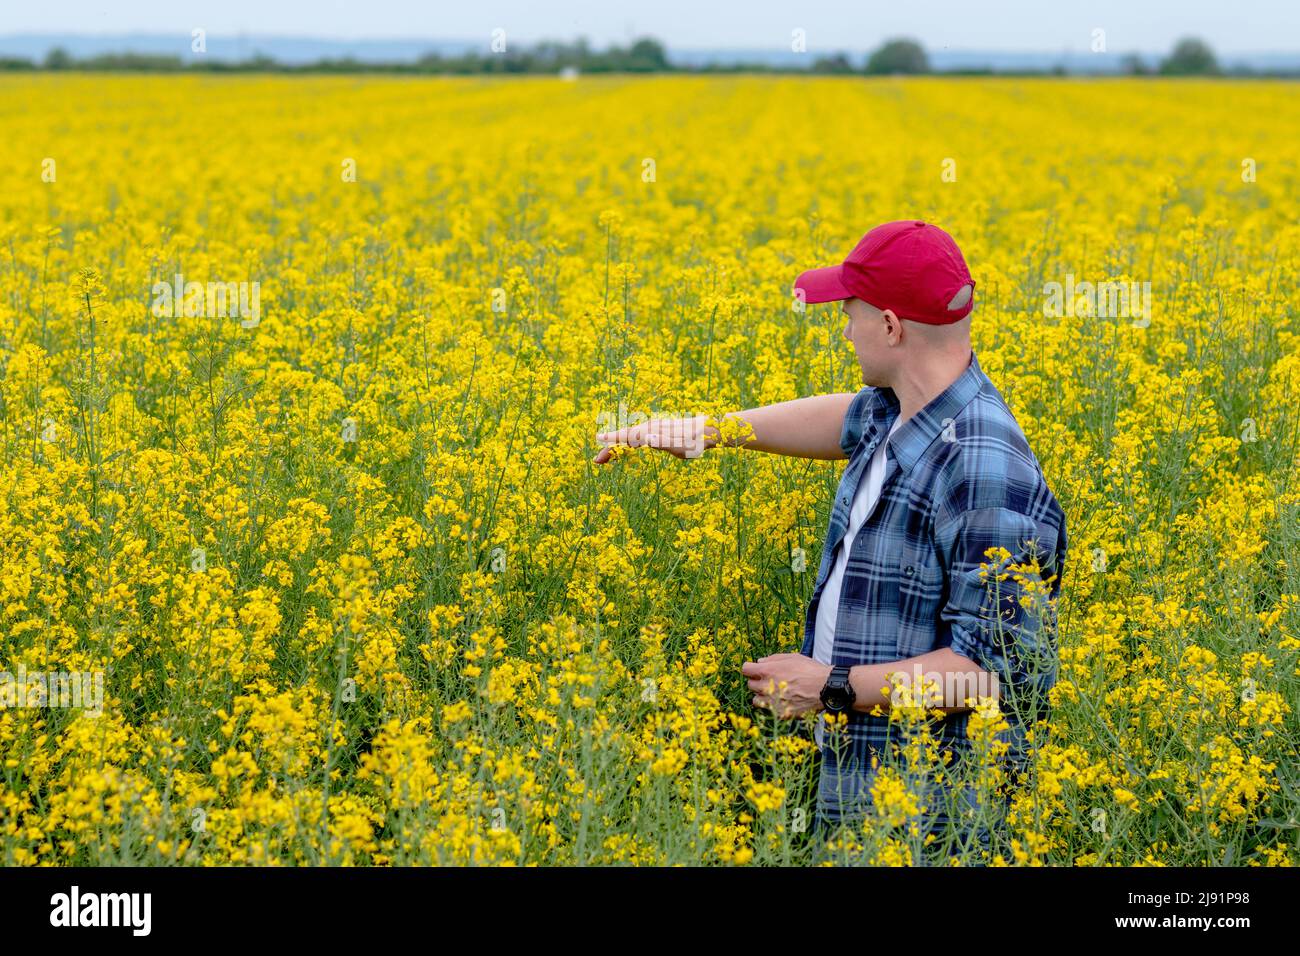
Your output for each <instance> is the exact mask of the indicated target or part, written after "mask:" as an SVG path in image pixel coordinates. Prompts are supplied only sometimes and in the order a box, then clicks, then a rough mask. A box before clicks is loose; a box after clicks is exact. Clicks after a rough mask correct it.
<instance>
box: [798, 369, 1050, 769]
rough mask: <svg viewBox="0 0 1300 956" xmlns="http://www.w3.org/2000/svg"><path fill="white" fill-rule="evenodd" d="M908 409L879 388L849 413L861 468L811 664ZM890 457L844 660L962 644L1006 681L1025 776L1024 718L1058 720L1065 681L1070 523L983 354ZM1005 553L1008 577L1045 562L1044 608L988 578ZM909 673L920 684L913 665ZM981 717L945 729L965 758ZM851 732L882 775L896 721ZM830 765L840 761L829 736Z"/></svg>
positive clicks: (858, 550) (846, 626)
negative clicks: (861, 514)
mask: <svg viewBox="0 0 1300 956" xmlns="http://www.w3.org/2000/svg"><path fill="white" fill-rule="evenodd" d="M898 414H899V405H898V398H897V396H896V395H895V394H894V392H893V390H892V389H889V388H872V387H867V388H863V389H862V390H861V391H860V392H858V393H857V395H855V396H854V398H853V400H852V402H851V403H850V404H849V407H848V411H847V413H846V414H845V416H844V426H843V430H842V432H841V436H840V444H841V446H842V447H843V449H844V453H845V454H846V455H848V457H849V461H848V464H847V465H846V466H845V468H844V473H843V475H842V476H841V478H840V484H839V489H838V491H837V492H836V495H835V503H834V506H833V508H832V510H831V515H830V525H829V530H828V532H827V535H826V543H825V546H824V548H823V551H822V559H821V567H820V569H819V571H818V572H817V583H816V586H815V587H814V590H813V595H812V599H811V601H810V602H809V605H808V611H807V615H806V619H805V624H804V643H803V648H802V650H801V651H800V653H802V654H805V655H807V656H812V651H813V632H814V627H815V624H816V621H817V604H818V601H819V600H820V598H821V593H822V588H823V586H824V584H825V581H826V576H827V574H828V573H829V571H830V569H831V568H832V567H833V566H834V563H835V558H836V549H837V548H838V547H839V546H840V544H841V540H842V539H843V537H844V534H845V531H846V529H847V525H848V520H849V509H850V506H851V505H852V502H853V497H854V493H855V492H856V491H857V488H858V483H859V482H860V481H861V480H863V477H864V476H865V474H866V472H867V466H868V464H869V462H870V461H871V456H872V454H873V453H874V452H875V450H876V446H877V444H878V443H879V442H880V440H881V439H882V437H884V436H886V435H887V434H888V432H889V430H890V427H891V426H892V425H893V423H894V421H895V420H896V419H897V417H898ZM885 458H886V466H885V478H884V485H883V488H882V490H881V494H880V499H879V501H878V502H877V503H876V506H875V508H874V509H873V510H872V512H871V513H870V514H869V515H868V516H867V517H866V519H865V520H864V521H863V524H862V527H861V529H860V530H859V531H858V533H857V536H856V537H855V538H854V539H853V544H852V548H851V551H850V554H849V559H848V563H847V566H846V568H845V571H844V580H843V583H842V587H841V591H840V602H839V609H838V614H837V617H836V622H835V635H834V646H833V651H832V663H833V664H836V665H846V666H850V667H851V666H854V665H857V664H881V663H887V662H894V661H901V660H906V659H907V658H910V657H914V656H916V655H919V654H924V653H926V652H927V651H932V650H936V649H938V648H942V647H951V648H952V649H953V650H954V651H955V652H957V653H958V654H962V655H964V656H965V657H968V658H970V659H971V660H972V661H974V662H975V663H976V664H978V665H979V666H980V667H982V668H984V669H985V670H987V671H990V672H992V673H993V674H996V675H997V677H998V685H999V691H1000V693H1001V695H1002V698H1003V701H1004V703H1003V704H1002V710H1003V712H1004V713H1007V712H1008V711H1011V714H1010V715H1009V716H1008V721H1009V723H1011V725H1012V730H1011V731H1010V732H1009V733H1008V734H1005V735H1004V739H1006V740H1007V741H1008V742H1009V743H1010V744H1011V747H1012V749H1011V753H1010V755H1009V759H1010V760H1012V761H1014V762H1015V767H1016V768H1019V767H1020V766H1021V763H1020V761H1021V760H1022V758H1023V750H1024V739H1023V733H1024V729H1025V726H1027V725H1028V723H1029V722H1030V721H1029V720H1025V721H1023V722H1021V721H1017V720H1015V719H1014V717H1013V716H1012V715H1014V714H1015V713H1017V712H1018V713H1020V714H1022V715H1028V716H1029V717H1030V718H1031V719H1038V718H1040V717H1046V716H1047V709H1046V707H1047V703H1046V700H1047V691H1048V690H1050V689H1051V687H1052V686H1053V685H1054V684H1055V682H1056V675H1057V648H1056V628H1055V620H1054V615H1055V603H1056V598H1057V596H1058V595H1059V592H1060V585H1061V569H1062V568H1063V567H1064V563H1065V556H1066V534H1065V515H1064V513H1063V512H1062V510H1061V507H1060V505H1059V504H1058V503H1057V501H1056V498H1055V497H1054V496H1053V494H1052V492H1051V490H1050V489H1049V488H1048V486H1047V482H1046V480H1045V479H1044V478H1043V473H1042V470H1041V468H1040V466H1039V464H1038V460H1037V459H1036V458H1035V457H1034V454H1033V452H1032V451H1031V450H1030V448H1029V445H1028V443H1027V442H1026V441H1025V436H1024V433H1023V432H1022V431H1021V430H1020V426H1019V425H1018V424H1017V422H1016V420H1015V418H1014V416H1013V415H1012V414H1011V411H1010V409H1008V408H1007V405H1006V403H1005V402H1004V401H1003V399H1002V396H1001V394H999V392H998V390H997V389H996V388H995V387H994V385H993V383H992V382H991V381H989V379H988V376H986V375H985V374H984V372H983V371H982V370H981V369H980V365H979V361H978V359H977V358H976V357H975V355H974V354H973V353H972V355H971V359H970V363H969V365H968V366H967V368H966V370H965V371H964V372H963V373H962V375H961V376H960V377H959V378H958V379H957V380H956V381H955V382H953V383H952V385H950V386H949V387H948V388H947V389H945V390H944V391H943V392H942V393H941V394H940V395H938V396H937V397H936V398H934V399H933V400H932V401H931V402H930V403H929V404H928V405H926V406H925V408H923V409H921V411H919V412H917V413H916V414H915V415H913V416H912V417H911V418H910V419H908V420H907V421H906V422H904V423H903V424H902V425H901V426H900V427H899V429H898V431H897V432H896V433H894V435H893V437H892V438H890V439H889V440H888V442H887V445H886V449H885ZM999 547H1000V548H1005V549H1006V551H1007V552H1009V553H1010V555H1011V557H1010V559H1009V560H1004V561H1003V562H1001V563H1000V564H999V563H994V564H993V567H994V568H996V569H997V571H1001V572H1002V573H1007V571H1006V565H1007V564H1009V563H1023V562H1027V561H1028V560H1029V558H1030V556H1031V555H1033V554H1035V553H1036V554H1037V559H1038V565H1039V567H1040V568H1041V576H1040V577H1041V580H1042V581H1043V582H1044V584H1045V586H1046V590H1047V592H1048V596H1047V598H1046V600H1045V601H1040V602H1039V605H1037V606H1039V607H1042V608H1043V610H1042V612H1041V613H1040V612H1038V611H1033V610H1030V611H1027V610H1026V609H1025V608H1024V607H1023V606H1022V604H1021V602H1020V601H1019V600H1017V598H1018V597H1019V596H1020V592H1019V590H1018V587H1017V585H1016V582H1015V581H1014V579H1013V577H1012V576H1008V577H1007V578H1006V579H1005V580H1003V581H1001V582H1000V583H997V584H996V585H992V583H991V581H989V580H987V579H986V577H985V575H983V574H982V573H981V565H989V564H990V563H991V562H992V561H993V559H991V558H989V557H988V556H987V555H986V551H987V550H988V549H990V548H999ZM994 577H996V574H995V575H994ZM994 587H996V588H997V589H998V590H997V591H996V592H995V591H994V590H993V588H994ZM995 605H997V606H996V607H995ZM999 618H1000V621H999ZM901 669H902V670H904V671H905V672H906V673H907V675H908V676H909V677H911V676H912V672H911V668H910V667H906V666H905V667H903V668H901ZM1013 702H1015V704H1016V706H1015V707H1012V706H1009V705H1010V704H1012V703H1013ZM1017 708H1018V710H1017ZM969 717H970V711H961V712H958V713H955V714H948V715H946V716H945V717H943V718H936V719H935V721H934V727H935V731H936V736H937V737H938V738H939V740H940V745H941V747H942V748H943V749H944V750H945V751H950V752H952V755H953V757H954V758H959V757H960V755H961V753H962V752H963V751H964V750H965V748H966V724H967V721H968V719H969ZM895 727H896V725H895ZM846 737H847V739H846V740H845V741H843V742H841V744H840V745H839V746H840V747H841V748H844V747H847V748H848V756H850V757H852V758H854V763H855V764H857V765H859V766H862V765H863V764H858V761H859V760H863V759H865V766H868V767H869V766H870V764H871V759H870V758H871V756H872V753H873V752H874V751H880V752H884V751H885V749H886V747H887V745H888V743H889V741H890V722H889V717H888V714H887V713H885V714H881V715H878V716H873V715H871V714H866V713H862V712H858V711H853V712H851V713H850V714H849V723H848V726H847V728H846ZM893 739H894V741H895V742H896V741H897V740H898V737H897V729H895V736H894V738H893ZM841 756H842V757H843V756H844V754H843V753H842V754H841ZM823 757H824V758H825V759H832V758H831V753H830V746H829V735H828V743H827V745H826V746H825V747H824V748H823Z"/></svg>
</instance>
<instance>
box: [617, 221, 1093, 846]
mask: <svg viewBox="0 0 1300 956" xmlns="http://www.w3.org/2000/svg"><path fill="white" fill-rule="evenodd" d="M974 289H975V282H974V280H973V279H972V278H971V276H970V273H969V271H968V270H967V268H966V263H965V260H964V259H963V258H962V255H961V252H960V250H959V249H958V248H957V245H956V243H954V242H953V240H952V237H951V236H949V235H948V234H947V233H946V232H944V231H943V230H942V229H940V228H938V227H937V226H934V225H931V224H928V223H925V222H919V221H914V220H904V221H899V222H890V223H885V224H884V225H881V226H878V227H876V228H875V229H872V230H871V231H870V232H868V233H867V234H866V235H865V236H863V238H862V239H861V241H859V243H858V244H857V246H856V247H855V248H854V249H853V251H852V252H850V253H849V255H848V257H847V258H846V259H845V260H844V261H843V262H842V263H840V264H839V265H833V266H827V267H825V268H820V269H812V270H809V271H807V272H804V273H803V274H802V275H800V276H799V278H798V279H797V280H796V281H795V291H796V294H797V295H798V296H800V297H801V298H802V299H803V301H805V302H808V303H818V302H833V301H842V303H843V305H842V310H843V312H844V314H845V315H846V316H847V317H848V322H847V324H846V326H845V329H844V335H845V337H846V338H847V339H849V340H850V341H851V342H852V343H853V348H854V351H855V352H856V354H857V359H858V364H859V365H860V367H861V370H862V381H863V383H864V385H865V387H864V388H863V389H862V390H861V391H859V392H857V393H856V394H854V393H843V394H836V395H822V396H813V397H809V398H801V399H797V400H794V401H788V402H781V403H778V404H775V405H768V406H765V407H762V408H755V409H749V410H746V411H743V412H738V413H737V412H733V413H731V414H730V415H728V416H727V417H733V416H734V417H739V418H741V419H743V420H744V421H745V422H747V423H748V424H749V426H750V428H751V429H752V437H749V438H748V439H743V440H741V441H738V442H737V443H738V444H740V443H742V442H743V447H746V448H752V449H757V450H760V451H768V452H773V453H776V454H784V455H796V456H799V457H804V458H820V459H844V458H847V459H848V465H847V466H846V467H845V469H844V473H843V475H842V477H841V479H840V484H839V490H838V492H837V493H836V496H835V501H834V504H833V506H832V509H831V515H830V522H829V528H828V529H827V535H826V542H825V546H824V549H823V553H822V558H821V566H820V568H819V570H818V573H817V581H816V584H815V586H814V588H813V594H812V598H811V600H810V602H809V605H808V609H807V614H806V617H805V622H804V642H803V647H802V648H801V649H800V651H799V653H798V654H774V655H771V656H769V657H763V658H760V659H759V660H758V661H750V662H746V663H745V664H744V666H743V667H742V674H743V676H744V677H746V678H747V679H748V686H749V689H750V690H752V691H753V692H754V698H753V703H754V705H755V706H757V707H763V708H767V709H769V710H771V711H772V712H773V713H775V714H777V715H778V716H781V717H795V716H797V715H799V714H803V713H808V712H818V711H821V712H825V713H830V714H839V715H842V717H841V719H843V720H846V724H845V726H844V729H843V732H842V734H843V736H842V738H841V736H840V735H839V734H836V735H834V736H835V738H836V741H835V744H834V746H832V743H831V741H830V740H829V739H828V737H827V735H826V733H825V732H824V721H823V720H821V719H819V720H818V728H817V739H818V743H819V745H820V747H821V754H822V762H821V770H820V774H821V779H820V785H819V790H818V800H817V819H818V824H819V825H824V824H834V823H837V822H848V821H849V820H857V819H858V818H859V816H860V815H861V814H862V813H865V812H868V811H869V810H870V804H871V793H870V787H871V783H872V781H873V778H874V773H875V767H874V760H873V758H875V757H877V756H879V755H881V754H883V753H885V752H887V746H888V744H889V742H890V740H891V739H894V740H896V738H897V728H896V727H895V728H894V731H893V736H892V737H891V725H890V720H889V708H890V706H891V703H892V702H893V701H894V699H895V698H894V697H893V693H892V692H891V691H890V690H889V689H888V688H890V687H891V686H892V685H891V680H890V675H891V674H900V675H902V677H903V678H904V679H905V682H906V684H908V685H909V686H910V687H911V691H910V693H911V694H912V695H914V696H919V694H920V692H921V691H922V688H921V687H920V686H918V684H920V683H921V682H920V681H918V680H916V678H917V677H918V676H921V675H930V676H931V677H932V678H933V677H935V676H937V677H938V678H939V684H940V685H941V688H942V691H943V698H942V703H939V702H938V700H937V699H936V700H935V701H934V703H935V705H936V706H938V707H939V709H941V710H942V711H943V717H942V719H940V720H937V721H936V723H935V727H934V731H935V736H936V737H937V738H938V739H939V741H940V744H941V747H942V748H943V750H944V751H946V752H949V753H951V754H952V755H953V757H954V758H959V757H960V755H961V753H962V752H963V751H964V750H965V749H966V747H967V745H968V744H967V738H966V727H967V722H968V719H969V717H970V714H971V711H972V709H974V707H975V706H976V705H977V704H978V703H980V702H979V701H978V700H976V697H992V698H996V699H997V700H998V705H999V707H1000V709H1001V711H1002V712H1003V714H1004V715H1005V716H1006V719H1007V721H1008V723H1009V724H1010V725H1011V728H1012V729H1011V732H1010V733H1009V734H1008V735H1006V739H1007V742H1008V743H1009V744H1010V753H1009V754H1008V765H1007V769H1008V771H1009V772H1010V774H1011V776H1012V778H1013V779H1014V777H1015V774H1016V772H1017V771H1018V770H1019V769H1021V768H1022V767H1023V758H1024V756H1025V744H1026V741H1025V736H1024V734H1025V730H1026V729H1027V728H1029V727H1032V725H1033V722H1034V721H1036V720H1038V719H1041V718H1043V717H1045V716H1046V713H1047V709H1046V707H1047V704H1046V698H1047V691H1048V690H1050V688H1051V687H1052V686H1053V684H1054V683H1055V680H1056V639H1055V628H1054V626H1052V625H1053V622H1052V620H1051V609H1052V606H1053V605H1054V603H1055V599H1056V597H1057V596H1058V594H1059V591H1060V577H1061V570H1062V568H1063V567H1064V563H1065V556H1066V546H1067V542H1066V531H1065V516H1064V514H1063V512H1062V510H1061V507H1060V505H1059V504H1058V503H1057V501H1056V498H1055V497H1054V496H1053V494H1052V492H1051V490H1050V489H1049V488H1048V486H1047V483H1046V481H1045V480H1044V478H1043V474H1042V470H1041V468H1040V467H1039V464H1038V461H1037V459H1036V458H1035V456H1034V454H1033V452H1032V451H1031V450H1030V448H1029V445H1028V443H1027V442H1026V440H1025V437H1024V434H1023V432H1022V431H1021V429H1020V426H1019V425H1018V424H1017V422H1016V420H1015V418H1014V416H1013V415H1012V414H1011V411H1010V410H1009V409H1008V408H1007V406H1006V404H1005V402H1003V400H1002V397H1001V395H1000V394H999V393H998V391H997V389H996V388H995V387H994V386H993V383H992V382H991V381H989V379H988V378H987V376H985V374H984V373H983V371H982V370H981V369H980V366H979V362H978V361H977V360H976V357H975V354H974V352H973V350H972V348H971V339H970V324H971V320H970V315H971V311H972V309H973V307H974ZM596 437H597V439H598V440H599V441H603V442H607V443H613V444H628V445H634V446H635V445H644V444H651V445H655V446H657V447H660V448H662V449H664V450H667V451H670V452H672V453H673V454H675V455H677V456H678V457H683V458H686V457H694V454H698V449H699V448H701V447H703V448H711V447H713V446H714V445H716V444H717V442H718V440H719V432H718V430H717V428H715V427H713V426H711V425H708V424H707V423H706V420H705V418H704V416H696V417H695V418H692V419H680V420H667V421H664V420H660V421H651V422H647V423H644V424H642V425H638V426H636V427H634V428H629V429H621V430H619V431H618V432H606V433H602V434H599V435H597V436H596ZM693 453H694V454H693ZM609 458H610V449H609V448H608V447H606V448H605V449H602V451H601V452H600V453H599V454H598V455H597V456H596V458H595V461H596V462H598V463H603V462H605V461H607V460H608V459H609ZM991 549H992V550H991ZM998 549H1002V550H998ZM1026 566H1028V569H1029V570H1028V571H1026V570H1025V568H1026ZM1035 567H1036V570H1035ZM1022 599H1023V600H1022ZM972 691H974V694H972ZM961 796H962V798H963V799H965V800H967V802H968V803H969V799H970V798H969V794H966V793H963V794H962V795H961ZM927 820H928V823H929V830H930V832H935V833H936V834H938V833H939V832H941V831H942V830H943V829H944V828H946V827H947V825H948V818H947V816H946V815H945V814H944V813H943V812H942V810H940V809H939V806H938V801H936V805H935V806H934V807H933V809H932V811H931V813H930V814H928V815H927ZM959 823H960V821H959ZM976 838H977V839H978V840H979V842H980V843H981V844H983V845H987V842H988V833H987V832H986V831H985V830H983V829H980V831H979V832H978V834H977V835H976Z"/></svg>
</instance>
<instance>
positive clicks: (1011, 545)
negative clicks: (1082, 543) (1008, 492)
mask: <svg viewBox="0 0 1300 956" xmlns="http://www.w3.org/2000/svg"><path fill="white" fill-rule="evenodd" d="M935 532H936V537H937V538H938V541H939V546H940V550H941V552H942V553H943V554H944V556H945V557H946V563H947V565H948V581H949V593H948V600H947V603H946V604H945V605H944V607H943V610H942V611H941V613H940V621H941V624H942V625H943V627H944V628H945V629H946V630H948V632H949V633H950V635H951V645H950V646H951V648H952V650H953V651H954V652H956V653H958V654H961V655H962V656H964V657H967V658H969V659H970V660H972V661H974V662H975V663H976V664H978V665H979V666H980V667H982V668H983V669H984V670H986V671H989V672H990V673H992V674H994V675H996V676H997V680H998V688H999V696H1000V697H1001V698H1002V700H1003V702H1004V703H1003V705H1002V709H1003V710H1004V712H1006V711H1008V710H1010V712H1013V713H1014V714H1015V715H1016V716H1019V717H1022V718H1029V719H1030V720H1033V719H1037V718H1038V717H1041V716H1043V714H1044V713H1045V709H1046V702H1047V692H1048V691H1050V690H1051V688H1052V687H1053V686H1054V685H1055V683H1056V677H1057V670H1058V656H1057V642H1056V608H1055V604H1056V598H1057V596H1058V595H1059V592H1060V569H1061V566H1062V564H1063V562H1064V547H1065V541H1064V530H1063V525H1062V527H1060V528H1058V527H1054V526H1053V525H1051V524H1049V523H1047V522H1040V521H1036V520H1035V519H1034V518H1032V517H1031V516H1029V515H1027V514H1023V513H1020V512H1018V511H1016V510H1014V509H1011V508H1005V507H995V508H980V509H976V510H971V511H966V512H963V513H961V514H958V515H955V516H953V517H952V518H951V520H949V521H946V522H943V521H936V527H935ZM1035 558H1036V561H1035ZM1035 563H1036V564H1037V569H1035V568H1034V565H1035ZM1008 705H1010V708H1008Z"/></svg>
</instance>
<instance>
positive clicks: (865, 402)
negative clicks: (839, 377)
mask: <svg viewBox="0 0 1300 956" xmlns="http://www.w3.org/2000/svg"><path fill="white" fill-rule="evenodd" d="M874 392H875V388H873V387H872V386H867V387H866V388H863V389H861V390H860V391H859V392H858V393H857V394H856V395H854V396H853V400H852V401H851V402H849V407H848V409H847V410H846V411H845V412H844V425H843V426H842V427H841V429H840V448H842V449H844V457H845V458H852V457H853V449H855V448H857V447H858V442H859V441H861V440H862V433H863V432H864V431H866V429H867V418H868V415H869V409H870V407H871V405H870V401H871V396H872V394H873V393H874Z"/></svg>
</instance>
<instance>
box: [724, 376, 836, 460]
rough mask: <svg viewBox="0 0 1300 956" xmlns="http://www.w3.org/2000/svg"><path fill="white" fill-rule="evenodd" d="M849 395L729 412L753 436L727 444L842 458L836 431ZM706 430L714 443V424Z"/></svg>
mask: <svg viewBox="0 0 1300 956" xmlns="http://www.w3.org/2000/svg"><path fill="white" fill-rule="evenodd" d="M853 395H854V393H853V392H837V393H834V394H831V395H811V396H809V397H808V398H796V399H793V400H791V401H788V402H777V403H776V404H774V405H764V406H762V407H760V408H749V409H746V410H745V411H743V412H729V413H728V414H727V416H726V417H727V418H739V419H741V420H743V421H745V422H748V423H749V426H750V428H751V429H753V436H752V437H750V438H749V439H748V440H742V439H735V440H733V441H730V442H728V444H730V445H739V446H741V447H744V448H751V449H753V450H755V451H766V452H771V453H773V454H776V455H790V456H793V457H796V458H820V459H827V460H830V459H843V458H844V457H845V455H844V449H843V448H841V447H840V434H841V433H842V431H843V428H844V413H845V412H847V411H848V408H849V402H851V401H853ZM707 434H708V439H709V441H710V442H712V443H718V430H717V429H716V428H714V427H712V426H710V427H709V429H708V433H707Z"/></svg>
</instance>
